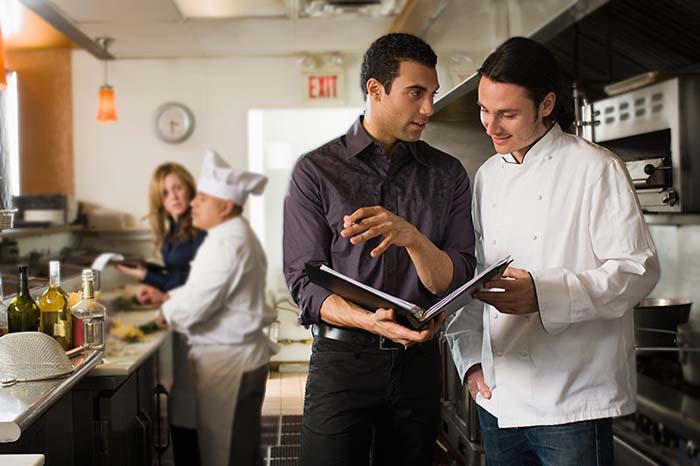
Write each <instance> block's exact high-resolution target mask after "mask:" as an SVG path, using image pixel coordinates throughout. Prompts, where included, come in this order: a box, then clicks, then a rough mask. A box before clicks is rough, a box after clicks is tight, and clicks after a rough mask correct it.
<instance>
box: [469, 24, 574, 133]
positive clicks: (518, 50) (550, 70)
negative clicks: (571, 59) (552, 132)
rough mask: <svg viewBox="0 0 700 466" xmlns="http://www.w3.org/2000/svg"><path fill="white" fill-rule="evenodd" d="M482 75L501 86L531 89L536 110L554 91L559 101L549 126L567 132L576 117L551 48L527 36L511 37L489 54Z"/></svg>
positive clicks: (482, 67)
mask: <svg viewBox="0 0 700 466" xmlns="http://www.w3.org/2000/svg"><path fill="white" fill-rule="evenodd" d="M477 72H478V73H479V74H480V75H481V76H485V77H487V78H488V79H489V80H491V81H495V82H499V83H509V84H517V85H518V86H522V87H524V88H525V89H526V90H527V93H528V95H529V97H530V99H532V101H533V102H534V103H535V108H537V107H538V106H539V104H540V103H541V102H542V100H544V98H545V97H546V96H547V94H549V93H550V92H554V94H556V96H557V101H556V104H555V106H554V109H553V110H552V113H550V114H549V115H548V116H546V117H545V118H544V122H545V124H547V125H548V126H549V125H550V124H552V123H554V122H557V123H559V125H560V126H561V127H562V128H563V129H564V130H566V129H567V128H569V126H571V123H572V115H571V112H570V111H568V108H567V107H566V106H565V104H564V99H563V98H562V92H561V91H562V86H563V78H562V73H561V70H560V68H559V64H558V63H557V60H556V58H554V55H552V52H550V51H549V49H548V48H547V47H545V46H544V45H542V44H540V43H539V42H535V41H534V40H532V39H527V38H525V37H511V38H510V39H508V40H507V41H505V42H504V43H503V44H501V45H499V46H498V48H497V49H496V50H494V51H493V53H491V55H489V56H488V57H487V58H486V60H484V63H483V64H482V65H481V68H479V69H478V71H477Z"/></svg>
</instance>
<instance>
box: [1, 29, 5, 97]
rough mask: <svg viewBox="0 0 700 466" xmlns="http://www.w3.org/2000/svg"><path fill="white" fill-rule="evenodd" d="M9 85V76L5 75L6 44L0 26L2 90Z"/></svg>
mask: <svg viewBox="0 0 700 466" xmlns="http://www.w3.org/2000/svg"><path fill="white" fill-rule="evenodd" d="M6 87H7V77H6V76H5V45H4V44H3V42H2V26H0V91H2V90H5V88H6Z"/></svg>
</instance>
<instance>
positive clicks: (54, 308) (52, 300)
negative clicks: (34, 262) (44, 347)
mask: <svg viewBox="0 0 700 466" xmlns="http://www.w3.org/2000/svg"><path fill="white" fill-rule="evenodd" d="M39 310H40V311H41V319H40V321H41V327H40V328H41V331H42V332H44V333H45V334H47V335H49V336H51V337H53V338H54V339H55V340H56V341H57V342H58V343H60V345H61V346H62V347H63V349H64V350H66V351H67V350H69V349H71V348H72V347H73V346H72V345H73V332H72V329H71V327H72V325H71V321H72V319H71V313H70V309H69V308H68V295H67V294H66V292H65V291H63V288H61V263H60V262H59V261H51V262H49V287H48V288H47V289H46V291H44V293H43V294H42V295H41V298H39Z"/></svg>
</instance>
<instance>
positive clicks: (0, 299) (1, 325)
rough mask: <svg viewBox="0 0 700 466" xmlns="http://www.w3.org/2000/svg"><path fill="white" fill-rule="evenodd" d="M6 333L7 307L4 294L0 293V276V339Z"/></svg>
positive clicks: (0, 283) (0, 277)
mask: <svg viewBox="0 0 700 466" xmlns="http://www.w3.org/2000/svg"><path fill="white" fill-rule="evenodd" d="M6 333H7V307H5V294H4V293H3V291H2V275H0V337H1V336H3V335H5V334H6Z"/></svg>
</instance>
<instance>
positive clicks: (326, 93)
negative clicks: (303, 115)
mask: <svg viewBox="0 0 700 466" xmlns="http://www.w3.org/2000/svg"><path fill="white" fill-rule="evenodd" d="M304 100H306V101H309V102H319V103H320V102H333V103H339V102H342V101H343V78H342V74H341V73H323V72H320V73H308V74H306V86H305V89H304Z"/></svg>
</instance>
